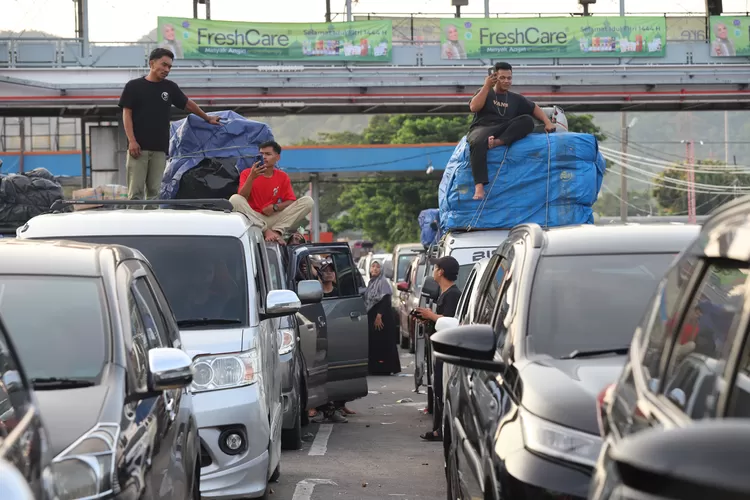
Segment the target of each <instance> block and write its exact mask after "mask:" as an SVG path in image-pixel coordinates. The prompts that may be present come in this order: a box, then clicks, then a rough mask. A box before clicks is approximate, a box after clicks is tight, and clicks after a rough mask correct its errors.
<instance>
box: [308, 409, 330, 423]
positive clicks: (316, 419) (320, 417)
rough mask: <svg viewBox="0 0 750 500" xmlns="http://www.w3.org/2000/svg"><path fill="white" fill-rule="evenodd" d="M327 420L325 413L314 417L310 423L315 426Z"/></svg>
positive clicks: (319, 413)
mask: <svg viewBox="0 0 750 500" xmlns="http://www.w3.org/2000/svg"><path fill="white" fill-rule="evenodd" d="M325 419H326V417H325V415H323V412H320V411H319V412H318V413H317V414H316V415H315V416H314V417H312V418H310V422H312V423H314V424H321V423H323V421H324V420H325Z"/></svg>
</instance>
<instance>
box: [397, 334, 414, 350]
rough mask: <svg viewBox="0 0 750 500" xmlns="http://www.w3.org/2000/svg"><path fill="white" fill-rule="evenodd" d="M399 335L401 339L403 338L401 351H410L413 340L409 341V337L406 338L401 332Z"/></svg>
mask: <svg viewBox="0 0 750 500" xmlns="http://www.w3.org/2000/svg"><path fill="white" fill-rule="evenodd" d="M398 335H399V337H401V349H410V345H411V340H410V339H409V337H404V335H403V334H402V333H401V332H399V334H398ZM409 352H414V351H411V350H410V351H409Z"/></svg>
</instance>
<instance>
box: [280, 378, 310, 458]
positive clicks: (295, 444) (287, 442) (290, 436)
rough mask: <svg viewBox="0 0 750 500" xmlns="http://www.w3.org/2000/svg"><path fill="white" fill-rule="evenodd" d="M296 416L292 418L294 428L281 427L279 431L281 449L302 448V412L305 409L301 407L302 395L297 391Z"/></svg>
mask: <svg viewBox="0 0 750 500" xmlns="http://www.w3.org/2000/svg"><path fill="white" fill-rule="evenodd" d="M295 404H296V406H297V418H295V419H294V428H292V429H282V431H281V449H282V450H301V449H302V414H303V413H305V409H304V408H303V407H302V397H301V396H300V394H299V391H297V402H296V403H295Z"/></svg>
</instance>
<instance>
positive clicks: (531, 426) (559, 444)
mask: <svg viewBox="0 0 750 500" xmlns="http://www.w3.org/2000/svg"><path fill="white" fill-rule="evenodd" d="M521 428H522V429H523V440H524V444H525V445H526V447H527V448H528V449H529V450H531V451H535V452H537V453H541V454H543V455H548V456H550V457H555V458H559V459H561V460H566V461H569V462H575V463H578V464H582V465H586V466H589V467H594V466H595V465H596V461H597V459H598V457H599V451H600V450H601V448H602V439H601V438H600V437H599V436H596V435H594V434H587V433H585V432H581V431H577V430H575V429H571V428H569V427H563V426H562V425H558V424H554V423H552V422H549V421H547V420H544V419H541V418H539V417H537V416H535V415H532V414H531V413H529V412H528V411H524V412H523V413H521Z"/></svg>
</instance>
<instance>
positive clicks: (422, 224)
mask: <svg viewBox="0 0 750 500" xmlns="http://www.w3.org/2000/svg"><path fill="white" fill-rule="evenodd" d="M417 220H418V221H419V228H420V229H421V234H422V236H421V241H422V245H424V247H425V248H428V247H429V246H430V245H435V244H437V242H438V240H439V239H440V210H439V209H437V208H428V209H426V210H422V211H421V212H419V218H418V219H417Z"/></svg>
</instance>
